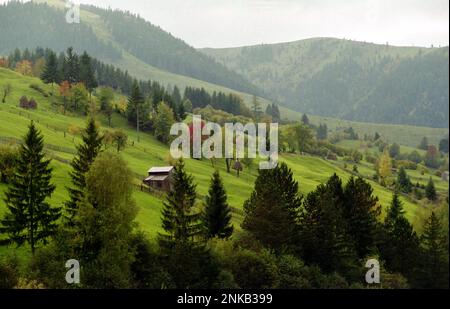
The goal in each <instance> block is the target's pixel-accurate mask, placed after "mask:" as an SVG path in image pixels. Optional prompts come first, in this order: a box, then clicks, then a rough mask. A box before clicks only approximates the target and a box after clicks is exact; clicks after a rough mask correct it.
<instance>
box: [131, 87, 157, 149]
mask: <svg viewBox="0 0 450 309" xmlns="http://www.w3.org/2000/svg"><path fill="white" fill-rule="evenodd" d="M143 103H144V97H143V96H142V94H141V90H140V89H139V84H138V82H137V80H134V82H133V86H132V89H131V94H130V96H129V97H128V108H127V113H128V120H132V122H134V123H136V132H137V139H138V142H139V141H140V139H139V129H140V121H141V120H140V110H141V107H142V104H143ZM158 103H159V102H158Z"/></svg>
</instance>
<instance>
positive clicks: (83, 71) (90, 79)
mask: <svg viewBox="0 0 450 309" xmlns="http://www.w3.org/2000/svg"><path fill="white" fill-rule="evenodd" d="M79 78H80V81H81V82H82V83H84V85H85V87H86V89H87V90H88V91H89V93H92V90H94V88H96V87H97V86H98V83H97V80H96V79H95V75H94V70H93V67H92V63H91V57H90V56H89V55H88V54H87V53H86V52H84V53H83V55H81V58H80V74H79Z"/></svg>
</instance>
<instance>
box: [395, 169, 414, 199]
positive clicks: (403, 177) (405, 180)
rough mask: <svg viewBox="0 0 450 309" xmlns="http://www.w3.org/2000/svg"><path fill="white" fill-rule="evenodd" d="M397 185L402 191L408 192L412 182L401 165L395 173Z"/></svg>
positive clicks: (410, 189)
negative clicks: (396, 173)
mask: <svg viewBox="0 0 450 309" xmlns="http://www.w3.org/2000/svg"><path fill="white" fill-rule="evenodd" d="M397 186H398V188H399V189H400V190H401V191H402V192H404V193H410V192H411V191H412V183H411V180H410V179H409V177H408V175H407V174H406V170H405V168H404V167H403V166H402V167H401V168H400V170H399V172H398V175H397Z"/></svg>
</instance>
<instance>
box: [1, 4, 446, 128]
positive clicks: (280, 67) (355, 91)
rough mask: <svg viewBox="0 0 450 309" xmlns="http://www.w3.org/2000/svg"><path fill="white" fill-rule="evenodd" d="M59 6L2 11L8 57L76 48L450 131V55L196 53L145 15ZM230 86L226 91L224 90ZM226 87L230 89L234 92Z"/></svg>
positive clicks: (340, 114) (302, 46)
mask: <svg viewBox="0 0 450 309" xmlns="http://www.w3.org/2000/svg"><path fill="white" fill-rule="evenodd" d="M64 8H65V7H64V2H63V1H59V0H51V1H34V2H27V3H20V2H10V3H8V4H4V5H0V28H1V29H2V31H0V55H7V54H8V53H10V52H12V51H13V50H14V49H15V48H20V49H25V48H29V49H34V48H35V47H37V46H41V47H49V48H51V49H53V50H56V51H63V50H65V49H66V48H67V47H68V46H73V47H74V48H75V50H77V51H79V52H81V51H83V50H86V51H87V52H88V53H90V54H91V55H93V56H94V57H96V58H98V59H99V60H102V61H105V62H107V63H112V64H114V65H116V66H117V67H120V68H121V69H123V70H127V71H128V72H129V73H130V74H131V75H133V76H136V77H138V78H140V79H153V80H158V81H161V82H162V83H163V84H176V85H178V86H180V87H185V86H195V87H203V86H205V88H206V89H207V90H208V91H210V92H212V91H213V90H221V91H236V92H240V94H242V95H244V96H245V100H246V101H247V102H249V100H251V95H253V94H256V95H258V96H261V97H265V98H267V99H269V100H273V101H275V102H277V103H279V104H280V105H282V106H285V107H288V108H290V109H291V110H295V111H298V112H302V113H308V114H314V115H320V116H328V117H334V118H340V119H346V120H353V121H363V122H375V123H393V124H409V125H417V126H428V127H436V128H447V127H448V126H449V117H448V112H449V104H448V100H449V90H448V89H449V88H448V82H449V81H448V74H449V72H448V67H449V62H448V59H449V50H448V47H444V48H421V47H395V46H389V45H388V44H386V45H377V44H371V43H365V42H356V41H350V40H342V39H334V38H315V39H307V40H301V41H296V42H289V43H279V44H270V45H257V46H247V47H237V48H225V49H210V48H208V49H200V50H196V49H194V48H193V47H191V46H190V45H188V43H186V42H184V41H183V40H181V39H178V38H175V37H174V36H172V35H171V34H170V33H168V32H166V31H164V30H163V29H161V28H160V27H157V26H155V25H153V24H151V23H150V22H148V21H146V20H144V19H142V18H141V17H139V16H138V15H135V14H132V13H130V12H123V11H118V10H111V9H107V10H105V9H100V8H97V7H94V6H89V5H82V6H81V9H82V11H81V23H80V24H68V23H67V22H66V20H65V12H64V11H62V10H63V9H64ZM221 87H223V88H221ZM225 87H226V88H225Z"/></svg>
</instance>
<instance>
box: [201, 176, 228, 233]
mask: <svg viewBox="0 0 450 309" xmlns="http://www.w3.org/2000/svg"><path fill="white" fill-rule="evenodd" d="M203 224H204V227H205V230H206V236H207V237H208V238H212V237H219V238H229V237H230V236H231V234H232V233H233V226H232V225H231V209H230V206H229V205H228V203H227V194H226V192H225V188H224V186H223V182H222V179H221V178H220V175H219V172H218V171H217V170H216V171H215V172H214V174H213V177H212V179H211V184H210V187H209V191H208V195H207V196H206V206H205V210H204V214H203Z"/></svg>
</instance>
